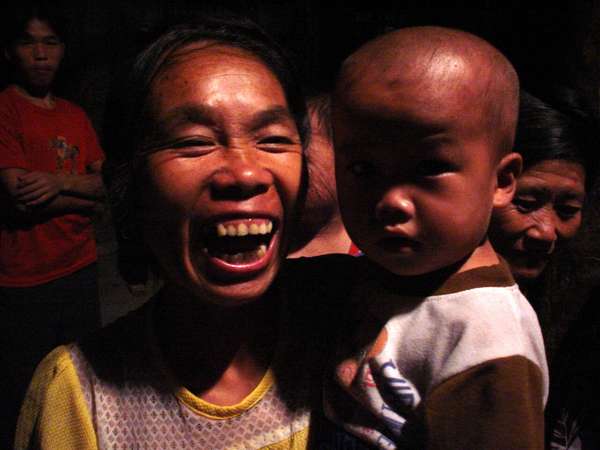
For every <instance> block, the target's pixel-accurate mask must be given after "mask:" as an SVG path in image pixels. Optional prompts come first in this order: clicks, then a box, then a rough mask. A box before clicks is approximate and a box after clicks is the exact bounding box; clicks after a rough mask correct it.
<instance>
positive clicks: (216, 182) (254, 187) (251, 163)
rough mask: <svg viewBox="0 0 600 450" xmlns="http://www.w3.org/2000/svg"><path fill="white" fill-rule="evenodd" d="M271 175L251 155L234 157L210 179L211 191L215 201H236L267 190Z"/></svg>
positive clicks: (271, 181)
mask: <svg viewBox="0 0 600 450" xmlns="http://www.w3.org/2000/svg"><path fill="white" fill-rule="evenodd" d="M272 184H273V175H272V174H271V172H270V171H269V170H267V169H266V168H265V167H263V166H262V165H261V164H260V163H259V162H258V161H257V160H256V159H255V157H252V155H235V156H233V157H229V158H228V159H227V162H226V164H225V165H224V166H223V167H222V168H221V169H220V170H218V171H217V172H216V173H215V174H214V175H213V177H212V180H211V190H212V194H213V196H214V197H215V198H216V199H227V200H238V199H245V198H250V197H254V196H256V195H260V194H262V193H265V192H267V191H268V190H269V187H270V186H271V185H272Z"/></svg>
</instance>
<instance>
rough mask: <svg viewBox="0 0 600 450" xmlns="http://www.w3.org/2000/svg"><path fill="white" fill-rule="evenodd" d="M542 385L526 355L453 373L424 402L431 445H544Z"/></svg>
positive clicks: (469, 446) (448, 447)
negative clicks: (453, 374) (452, 375)
mask: <svg viewBox="0 0 600 450" xmlns="http://www.w3.org/2000/svg"><path fill="white" fill-rule="evenodd" d="M543 386H544V384H543V379H542V372H541V370H540V368H539V367H538V366H536V365H535V364H534V363H533V362H532V361H530V360H529V359H527V358H525V357H522V356H509V357H505V358H500V359H497V360H492V361H488V362H485V363H482V364H480V365H478V366H475V367H473V368H471V369H469V370H467V371H465V372H463V373H460V374H458V375H455V376H454V377H452V378H450V379H448V380H446V381H444V382H443V383H441V384H440V385H438V386H437V387H436V388H435V389H434V390H433V391H432V393H431V395H429V396H428V398H427V399H426V401H425V403H424V405H423V406H424V411H425V413H424V414H425V422H426V428H427V430H428V442H427V449H432V450H433V449H445V450H448V449H494V450H499V449H507V450H508V449H527V450H530V449H543V448H544V420H543V419H544V413H543V405H544V388H543Z"/></svg>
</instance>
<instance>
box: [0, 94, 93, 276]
mask: <svg viewBox="0 0 600 450" xmlns="http://www.w3.org/2000/svg"><path fill="white" fill-rule="evenodd" d="M103 158H104V155H103V153H102V150H101V148H100V145H99V143H98V138H97V137H96V132H95V131H94V128H93V127H92V125H91V123H90V121H89V119H88V117H87V115H86V114H85V112H84V111H83V110H82V109H81V108H80V107H78V106H76V105H74V104H73V103H70V102H68V101H66V100H63V99H58V98H57V99H56V105H55V108H54V109H45V108H42V107H39V106H36V105H34V104H32V103H31V102H30V101H28V100H27V99H25V98H24V97H22V96H21V95H20V94H19V93H18V92H17V91H16V89H15V88H14V87H9V88H7V89H5V90H4V91H2V92H0V169H7V168H22V169H26V170H38V171H44V172H52V173H59V172H64V173H72V174H75V173H77V174H84V173H86V166H87V165H89V164H90V163H92V162H95V161H98V160H102V159H103ZM1 217H2V215H1V214H0V286H9V287H25V286H33V285H36V284H41V283H46V282H48V281H52V280H55V279H57V278H60V277H63V276H65V275H68V274H70V273H72V272H75V271H76V270H78V269H80V268H82V267H85V266H86V265H88V264H90V263H92V262H94V261H95V260H96V244H95V240H94V234H93V227H92V223H91V219H90V218H89V217H84V216H81V215H78V214H66V215H64V216H60V217H56V218H53V219H50V220H48V221H47V222H44V223H42V224H37V225H33V226H31V227H29V228H25V227H20V228H18V229H15V228H14V227H11V226H10V225H9V224H8V223H7V221H6V220H2V219H1Z"/></svg>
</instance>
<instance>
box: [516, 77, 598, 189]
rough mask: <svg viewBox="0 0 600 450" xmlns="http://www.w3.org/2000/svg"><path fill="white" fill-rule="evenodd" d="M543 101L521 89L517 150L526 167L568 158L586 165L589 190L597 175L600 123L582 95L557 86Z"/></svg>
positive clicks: (524, 167) (586, 184)
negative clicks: (599, 130) (599, 127)
mask: <svg viewBox="0 0 600 450" xmlns="http://www.w3.org/2000/svg"><path fill="white" fill-rule="evenodd" d="M549 92H550V93H549V94H548V95H546V96H544V99H545V100H541V99H540V98H538V97H535V96H533V95H532V94H530V93H528V92H526V91H524V90H521V100H520V105H519V122H518V125H517V134H516V137H515V147H514V148H515V151H517V152H519V153H521V155H522V156H523V169H524V170H526V169H527V168H529V167H531V166H532V165H534V164H536V163H538V162H541V161H544V160H548V159H564V160H567V161H573V162H576V163H579V164H581V165H582V166H583V168H584V169H585V173H586V183H585V186H586V191H588V192H589V191H590V190H591V187H592V185H593V182H594V180H595V178H596V174H597V167H596V157H595V156H596V151H597V149H598V148H599V147H598V145H599V144H600V139H599V137H598V131H597V130H598V123H597V121H596V119H595V117H594V114H593V113H592V112H591V110H589V109H588V108H587V107H586V105H585V102H584V101H583V99H582V98H581V97H580V95H579V94H578V93H577V92H576V91H574V90H572V89H568V88H564V87H561V88H554V89H552V90H551V91H549Z"/></svg>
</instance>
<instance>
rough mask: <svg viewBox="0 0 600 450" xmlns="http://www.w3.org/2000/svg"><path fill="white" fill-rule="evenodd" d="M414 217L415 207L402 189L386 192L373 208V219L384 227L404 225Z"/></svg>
mask: <svg viewBox="0 0 600 450" xmlns="http://www.w3.org/2000/svg"><path fill="white" fill-rule="evenodd" d="M414 215H415V205H414V203H413V201H412V199H411V198H410V196H409V195H407V193H406V192H405V190H404V189H403V188H399V187H396V188H392V189H389V190H388V191H386V192H385V193H384V194H383V196H382V197H381V198H380V199H379V201H378V202H377V205H376V206H375V218H376V219H377V220H378V221H379V222H382V223H384V224H386V225H392V224H397V223H405V222H408V221H409V220H411V219H412V218H413V217H414Z"/></svg>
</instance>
